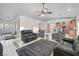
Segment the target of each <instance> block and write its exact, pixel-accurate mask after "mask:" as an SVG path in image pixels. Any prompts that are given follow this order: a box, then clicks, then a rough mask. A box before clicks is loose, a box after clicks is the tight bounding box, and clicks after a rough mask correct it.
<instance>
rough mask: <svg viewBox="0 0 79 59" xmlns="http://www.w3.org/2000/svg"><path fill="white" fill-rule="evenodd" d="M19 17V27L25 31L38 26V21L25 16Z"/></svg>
mask: <svg viewBox="0 0 79 59" xmlns="http://www.w3.org/2000/svg"><path fill="white" fill-rule="evenodd" d="M19 17H20V26H23V27H24V29H25V30H32V29H33V28H34V27H35V26H38V23H39V22H42V21H39V22H38V20H35V19H33V18H31V17H27V16H19Z"/></svg>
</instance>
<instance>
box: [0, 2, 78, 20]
mask: <svg viewBox="0 0 79 59" xmlns="http://www.w3.org/2000/svg"><path fill="white" fill-rule="evenodd" d="M45 7H46V8H48V9H49V11H52V12H53V13H52V14H50V15H47V16H45V17H38V19H40V20H43V21H49V20H52V19H56V18H66V17H75V16H77V15H79V4H78V3H46V4H45ZM41 9H42V4H41V3H0V19H12V18H14V17H16V16H17V15H24V16H28V17H32V18H34V19H36V18H37V15H38V13H36V11H40V10H41Z"/></svg>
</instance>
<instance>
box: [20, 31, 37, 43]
mask: <svg viewBox="0 0 79 59" xmlns="http://www.w3.org/2000/svg"><path fill="white" fill-rule="evenodd" d="M35 39H37V34H35V33H33V32H32V30H23V31H21V40H22V41H23V42H24V43H27V42H30V41H33V40H35Z"/></svg>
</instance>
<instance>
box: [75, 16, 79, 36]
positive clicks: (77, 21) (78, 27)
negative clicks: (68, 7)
mask: <svg viewBox="0 0 79 59" xmlns="http://www.w3.org/2000/svg"><path fill="white" fill-rule="evenodd" d="M76 31H77V35H79V16H77V17H76Z"/></svg>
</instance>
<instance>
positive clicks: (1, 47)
mask: <svg viewBox="0 0 79 59" xmlns="http://www.w3.org/2000/svg"><path fill="white" fill-rule="evenodd" d="M0 56H3V46H2V44H1V43H0Z"/></svg>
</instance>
